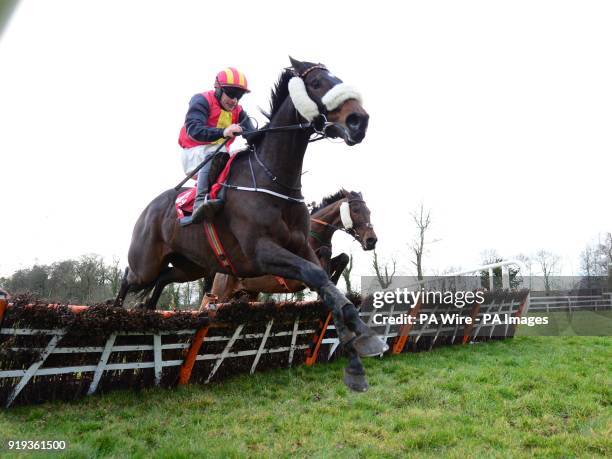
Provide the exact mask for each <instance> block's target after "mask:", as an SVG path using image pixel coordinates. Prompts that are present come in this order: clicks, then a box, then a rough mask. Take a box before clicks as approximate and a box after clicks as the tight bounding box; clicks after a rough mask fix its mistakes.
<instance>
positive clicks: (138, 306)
mask: <svg viewBox="0 0 612 459" xmlns="http://www.w3.org/2000/svg"><path fill="white" fill-rule="evenodd" d="M134 309H140V310H141V311H144V310H145V309H147V307H146V306H145V304H144V303H137V304H136V305H135V306H134Z"/></svg>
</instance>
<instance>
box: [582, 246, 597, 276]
mask: <svg viewBox="0 0 612 459" xmlns="http://www.w3.org/2000/svg"><path fill="white" fill-rule="evenodd" d="M598 255H599V254H598V251H597V247H593V246H592V245H590V244H589V245H587V246H586V247H585V248H584V250H583V251H582V252H581V253H580V271H581V274H583V275H584V276H586V277H587V278H590V277H593V276H598V275H600V274H602V272H601V267H602V266H601V264H600V262H599V261H600V260H599V256H598Z"/></svg>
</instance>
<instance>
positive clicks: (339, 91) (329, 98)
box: [321, 83, 362, 112]
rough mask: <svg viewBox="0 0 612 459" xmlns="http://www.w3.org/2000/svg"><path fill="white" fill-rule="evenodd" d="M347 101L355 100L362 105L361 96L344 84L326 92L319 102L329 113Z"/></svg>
mask: <svg viewBox="0 0 612 459" xmlns="http://www.w3.org/2000/svg"><path fill="white" fill-rule="evenodd" d="M349 99H355V100H357V102H359V103H360V104H361V103H362V99H361V94H359V93H358V92H357V91H356V90H355V89H354V88H353V87H352V86H349V85H348V84H346V83H340V84H337V85H336V86H334V87H333V88H331V89H330V90H329V91H327V93H326V94H325V95H324V96H323V99H321V102H323V105H325V107H326V108H327V109H328V110H329V111H330V112H331V111H333V110H335V109H337V108H338V107H339V106H340V105H342V104H343V103H344V102H346V101H347V100H349Z"/></svg>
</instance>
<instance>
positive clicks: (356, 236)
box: [310, 198, 372, 244]
mask: <svg viewBox="0 0 612 459" xmlns="http://www.w3.org/2000/svg"><path fill="white" fill-rule="evenodd" d="M345 202H346V203H347V204H348V205H349V206H350V205H351V203H352V202H361V203H363V204H365V201H364V200H363V199H360V198H352V199H348V200H347V201H345ZM341 205H342V204H341ZM310 221H313V222H315V223H319V224H320V225H323V226H327V227H329V228H333V229H334V230H340V231H342V232H344V233H346V234H348V235H349V236H351V237H352V238H353V239H355V240H356V241H357V242H359V243H361V244H362V243H363V239H362V238H361V236H360V235H359V233H357V230H356V229H355V227H354V226H352V227H350V228H346V227H345V226H336V225H332V224H331V223H328V222H326V221H323V220H319V219H318V218H312V217H311V218H310ZM343 225H344V223H343ZM364 225H365V226H366V228H372V224H371V223H369V222H368V223H364ZM310 233H311V235H312V236H313V237H315V239H317V240H318V241H319V242H321V243H322V244H323V243H324V242H323V241H321V240H320V239H318V237H317V236H318V234H317V233H314V231H311V232H310ZM313 233H314V234H313ZM315 235H316V236H315Z"/></svg>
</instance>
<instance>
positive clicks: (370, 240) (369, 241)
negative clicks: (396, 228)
mask: <svg viewBox="0 0 612 459" xmlns="http://www.w3.org/2000/svg"><path fill="white" fill-rule="evenodd" d="M377 241H378V239H376V238H375V237H369V238H367V239H366V245H367V246H368V247H374V246H375V245H376V242H377Z"/></svg>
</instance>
